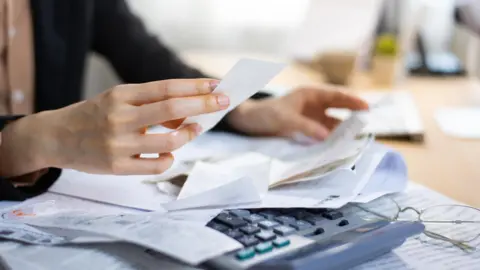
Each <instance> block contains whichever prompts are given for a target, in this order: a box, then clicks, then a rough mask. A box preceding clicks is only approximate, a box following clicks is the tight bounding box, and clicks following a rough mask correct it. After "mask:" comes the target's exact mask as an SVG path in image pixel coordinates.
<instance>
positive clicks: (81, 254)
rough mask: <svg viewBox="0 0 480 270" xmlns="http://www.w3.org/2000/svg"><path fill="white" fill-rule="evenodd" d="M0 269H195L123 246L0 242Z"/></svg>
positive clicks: (155, 254)
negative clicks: (44, 244)
mask: <svg viewBox="0 0 480 270" xmlns="http://www.w3.org/2000/svg"><path fill="white" fill-rule="evenodd" d="M2 264H3V265H2ZM2 266H4V267H5V268H6V269H12V270H15V269H22V270H52V269H89V270H119V269H122V270H138V269H144V270H157V269H168V270H195V269H199V268H196V267H192V266H188V265H186V264H182V263H180V262H178V261H174V260H172V259H171V258H168V257H166V256H164V255H162V254H159V253H157V252H154V251H153V250H149V249H145V248H142V247H139V246H136V245H132V244H127V243H114V244H110V243H105V244H88V245H81V246H79V245H76V246H42V245H25V244H20V243H16V242H0V267H2ZM2 269H4V268H2Z"/></svg>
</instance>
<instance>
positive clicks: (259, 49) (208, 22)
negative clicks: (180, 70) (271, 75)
mask: <svg viewBox="0 0 480 270" xmlns="http://www.w3.org/2000/svg"><path fill="white" fill-rule="evenodd" d="M127 1H128V3H129V5H130V7H131V9H132V11H133V12H134V13H136V14H137V15H139V16H140V17H141V18H142V19H143V20H144V22H145V24H146V26H147V29H148V31H149V32H150V33H152V34H154V35H156V36H158V37H159V38H161V39H162V41H163V42H164V43H166V44H167V45H168V46H170V47H171V48H173V49H174V50H176V51H178V52H182V51H188V50H209V51H220V52H229V51H234V52H252V53H268V54H273V55H275V54H277V55H281V54H284V53H285V51H286V47H285V45H286V44H287V42H288V39H289V37H290V35H291V33H292V32H293V31H294V30H295V28H296V27H297V26H298V25H299V24H300V23H301V21H302V20H303V14H304V12H305V11H306V10H307V8H308V5H309V2H310V1H311V0H261V1H258V0H228V1H225V0H127ZM87 70H88V72H87V74H86V81H85V89H86V90H85V97H91V96H93V95H96V94H97V93H98V92H100V91H103V90H104V89H107V88H109V87H111V86H113V85H115V84H117V83H119V81H118V79H117V77H116V76H115V74H113V73H112V72H111V70H110V68H109V66H108V64H107V63H105V61H104V60H103V59H101V58H99V57H97V56H92V57H91V58H90V59H89V61H88V65H87Z"/></svg>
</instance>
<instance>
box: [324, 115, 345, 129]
mask: <svg viewBox="0 0 480 270" xmlns="http://www.w3.org/2000/svg"><path fill="white" fill-rule="evenodd" d="M341 122H342V121H341V120H339V119H337V118H334V117H331V116H326V117H325V118H324V119H322V124H323V125H324V126H325V127H326V128H328V129H329V130H332V129H334V128H336V127H337V126H338V125H339V124H340V123H341Z"/></svg>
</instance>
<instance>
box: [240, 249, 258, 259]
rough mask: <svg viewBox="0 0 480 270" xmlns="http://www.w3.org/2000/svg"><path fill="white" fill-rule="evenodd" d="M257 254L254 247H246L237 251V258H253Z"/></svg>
mask: <svg viewBox="0 0 480 270" xmlns="http://www.w3.org/2000/svg"><path fill="white" fill-rule="evenodd" d="M253 256H255V249H253V248H245V249H242V250H240V251H238V252H237V254H236V257H237V259H239V260H241V261H244V260H248V259H251V258H253Z"/></svg>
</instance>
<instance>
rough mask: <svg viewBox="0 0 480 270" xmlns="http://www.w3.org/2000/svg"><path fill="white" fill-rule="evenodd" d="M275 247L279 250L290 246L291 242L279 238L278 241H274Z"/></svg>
mask: <svg viewBox="0 0 480 270" xmlns="http://www.w3.org/2000/svg"><path fill="white" fill-rule="evenodd" d="M273 245H274V246H275V247H277V248H281V247H285V246H288V245H290V240H289V239H287V238H283V237H278V238H277V239H275V240H273Z"/></svg>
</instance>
